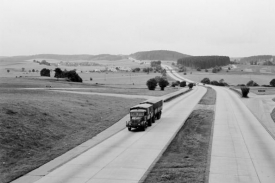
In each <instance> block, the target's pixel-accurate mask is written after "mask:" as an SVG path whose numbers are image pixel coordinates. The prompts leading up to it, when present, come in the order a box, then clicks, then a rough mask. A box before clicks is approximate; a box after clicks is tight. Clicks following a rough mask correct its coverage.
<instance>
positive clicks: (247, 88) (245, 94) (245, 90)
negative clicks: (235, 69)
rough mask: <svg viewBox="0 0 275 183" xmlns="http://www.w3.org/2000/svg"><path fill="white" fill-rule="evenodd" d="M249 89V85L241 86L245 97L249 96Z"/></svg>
mask: <svg viewBox="0 0 275 183" xmlns="http://www.w3.org/2000/svg"><path fill="white" fill-rule="evenodd" d="M249 90H250V88H249V87H246V86H243V87H241V91H242V96H243V97H244V98H247V97H248V93H249Z"/></svg>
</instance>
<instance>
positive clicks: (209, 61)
mask: <svg viewBox="0 0 275 183" xmlns="http://www.w3.org/2000/svg"><path fill="white" fill-rule="evenodd" d="M177 64H178V65H184V66H186V67H193V68H200V69H208V68H211V67H216V66H225V65H228V64H230V59H229V57H227V56H193V57H184V58H180V59H178V61H177Z"/></svg>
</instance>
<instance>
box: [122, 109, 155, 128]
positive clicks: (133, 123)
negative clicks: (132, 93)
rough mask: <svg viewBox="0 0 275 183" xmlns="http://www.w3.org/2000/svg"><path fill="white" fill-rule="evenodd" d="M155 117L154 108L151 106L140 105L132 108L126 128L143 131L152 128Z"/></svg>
mask: <svg viewBox="0 0 275 183" xmlns="http://www.w3.org/2000/svg"><path fill="white" fill-rule="evenodd" d="M152 117H153V107H152V105H150V104H139V105H136V106H134V107H131V108H130V121H127V122H126V127H128V130H129V131H131V128H140V129H142V130H143V131H144V130H145V129H146V128H147V126H151V124H152Z"/></svg>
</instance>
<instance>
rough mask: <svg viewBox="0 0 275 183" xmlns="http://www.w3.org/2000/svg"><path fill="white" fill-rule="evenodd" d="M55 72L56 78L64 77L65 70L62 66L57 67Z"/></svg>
mask: <svg viewBox="0 0 275 183" xmlns="http://www.w3.org/2000/svg"><path fill="white" fill-rule="evenodd" d="M54 72H55V74H54V77H55V78H62V77H63V71H62V70H61V69H60V68H56V69H55V70H54Z"/></svg>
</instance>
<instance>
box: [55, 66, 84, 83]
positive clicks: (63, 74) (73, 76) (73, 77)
mask: <svg viewBox="0 0 275 183" xmlns="http://www.w3.org/2000/svg"><path fill="white" fill-rule="evenodd" d="M54 71H55V75H54V77H55V78H68V79H69V80H70V81H73V82H81V83H82V78H81V77H80V76H79V75H78V74H77V73H76V71H75V70H70V71H67V70H64V71H62V70H61V69H60V68H56V69H55V70H54Z"/></svg>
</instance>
